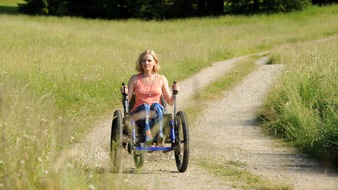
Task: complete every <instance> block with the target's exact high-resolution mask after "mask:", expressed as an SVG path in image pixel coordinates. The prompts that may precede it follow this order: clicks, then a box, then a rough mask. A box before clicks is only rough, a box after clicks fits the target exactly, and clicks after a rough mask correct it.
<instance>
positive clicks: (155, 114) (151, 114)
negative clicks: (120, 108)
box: [130, 103, 165, 141]
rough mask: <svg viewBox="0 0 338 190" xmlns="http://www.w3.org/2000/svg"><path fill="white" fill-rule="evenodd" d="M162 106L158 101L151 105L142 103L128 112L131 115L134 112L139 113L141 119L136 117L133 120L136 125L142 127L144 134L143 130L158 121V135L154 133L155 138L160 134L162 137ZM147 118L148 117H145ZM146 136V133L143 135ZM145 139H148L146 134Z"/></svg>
mask: <svg viewBox="0 0 338 190" xmlns="http://www.w3.org/2000/svg"><path fill="white" fill-rule="evenodd" d="M164 111H165V110H164V107H163V106H162V105H161V104H159V103H153V104H152V105H151V106H149V105H148V104H142V105H140V106H138V107H137V108H135V109H134V110H133V111H132V112H131V113H130V114H131V115H132V116H133V115H135V114H140V116H141V117H142V119H137V120H136V121H135V123H136V125H137V126H139V127H141V128H142V129H143V132H144V135H145V131H147V130H151V129H152V128H153V127H154V126H155V124H157V123H158V125H159V131H158V135H157V134H156V135H155V139H154V140H156V138H157V136H160V137H162V138H163V129H162V128H163V114H164ZM147 118H148V119H147ZM145 136H146V135H145ZM145 140H146V141H148V140H150V139H147V136H146V139H145Z"/></svg>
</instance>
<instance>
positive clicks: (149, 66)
mask: <svg viewBox="0 0 338 190" xmlns="http://www.w3.org/2000/svg"><path fill="white" fill-rule="evenodd" d="M141 63H142V69H143V71H153V68H154V66H155V64H156V61H155V60H154V58H153V56H152V55H150V54H146V55H144V56H143V58H142V60H141Z"/></svg>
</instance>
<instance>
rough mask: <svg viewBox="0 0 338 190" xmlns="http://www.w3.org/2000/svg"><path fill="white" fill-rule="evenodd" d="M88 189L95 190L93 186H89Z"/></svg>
mask: <svg viewBox="0 0 338 190" xmlns="http://www.w3.org/2000/svg"><path fill="white" fill-rule="evenodd" d="M88 188H89V189H91V190H95V189H96V188H95V186H94V185H93V184H90V185H89V187H88Z"/></svg>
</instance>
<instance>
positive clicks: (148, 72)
mask: <svg viewBox="0 0 338 190" xmlns="http://www.w3.org/2000/svg"><path fill="white" fill-rule="evenodd" d="M136 70H137V71H138V72H139V73H138V74H136V75H133V76H131V78H130V79H129V82H128V86H125V88H124V89H123V88H122V91H123V90H124V91H125V93H127V94H135V104H134V106H133V108H132V109H131V112H130V114H131V115H132V117H133V119H134V121H136V123H137V124H138V125H140V126H141V127H143V128H144V135H145V142H146V144H151V143H152V142H156V143H158V144H160V143H162V141H163V131H162V126H163V124H162V121H163V113H164V108H163V106H162V105H161V104H160V103H161V96H163V98H164V100H165V101H166V103H167V104H169V105H170V106H172V105H173V103H174V95H173V93H172V92H171V91H170V89H169V84H168V80H167V78H166V77H165V76H163V75H160V74H158V72H159V70H160V64H159V60H158V57H157V56H156V54H155V52H154V51H153V50H146V51H144V52H142V53H141V54H140V56H139V58H138V60H137V62H136ZM172 90H175V91H177V92H178V91H179V86H178V85H177V84H173V85H172ZM131 98H132V96H128V102H130V100H131ZM155 123H156V124H157V123H158V125H159V129H158V131H157V132H158V133H157V132H155V133H156V134H154V137H155V138H153V134H152V132H151V128H152V127H153V126H154V124H155ZM153 132H154V131H153Z"/></svg>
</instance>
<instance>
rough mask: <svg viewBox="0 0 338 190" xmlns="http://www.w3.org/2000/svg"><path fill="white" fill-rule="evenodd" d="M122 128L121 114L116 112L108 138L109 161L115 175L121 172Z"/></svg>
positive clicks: (118, 111)
mask: <svg viewBox="0 0 338 190" xmlns="http://www.w3.org/2000/svg"><path fill="white" fill-rule="evenodd" d="M122 128H123V124H122V112H121V111H120V110H116V111H115V112H114V118H113V122H112V127H111V136H110V159H111V162H112V170H113V172H115V173H119V172H120V170H121V154H122Z"/></svg>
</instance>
